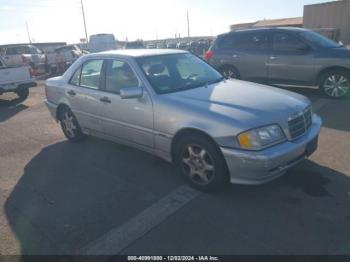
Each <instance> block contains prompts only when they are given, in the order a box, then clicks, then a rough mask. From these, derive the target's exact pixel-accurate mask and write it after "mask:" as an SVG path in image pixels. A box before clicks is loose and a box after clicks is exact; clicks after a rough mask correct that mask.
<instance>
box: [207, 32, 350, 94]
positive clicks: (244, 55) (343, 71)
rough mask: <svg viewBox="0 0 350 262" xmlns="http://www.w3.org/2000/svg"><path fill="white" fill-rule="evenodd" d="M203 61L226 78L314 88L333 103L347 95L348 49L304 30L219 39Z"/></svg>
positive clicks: (232, 34) (349, 77)
mask: <svg viewBox="0 0 350 262" xmlns="http://www.w3.org/2000/svg"><path fill="white" fill-rule="evenodd" d="M205 58H206V60H207V61H208V62H209V63H210V64H212V65H213V66H214V67H216V68H217V69H218V70H219V71H220V72H221V73H222V74H223V75H224V76H226V77H228V78H238V79H244V80H248V81H252V82H262V83H267V84H271V85H282V86H283V85H294V86H319V88H320V89H322V90H323V92H324V93H325V94H326V95H327V96H329V97H332V98H344V97H346V96H347V95H349V93H350V49H347V48H345V47H343V46H342V45H340V44H338V43H336V42H334V41H332V40H330V39H328V38H326V37H324V36H322V35H320V34H318V33H315V32H313V31H310V30H307V29H301V28H263V29H249V30H242V31H236V32H230V33H227V34H222V35H219V36H218V38H217V39H216V41H214V43H213V44H212V46H211V47H210V49H209V51H208V52H207V53H206V55H205Z"/></svg>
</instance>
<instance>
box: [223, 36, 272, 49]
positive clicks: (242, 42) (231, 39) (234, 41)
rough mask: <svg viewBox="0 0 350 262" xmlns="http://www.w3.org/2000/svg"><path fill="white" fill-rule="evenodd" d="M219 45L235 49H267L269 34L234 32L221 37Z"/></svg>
mask: <svg viewBox="0 0 350 262" xmlns="http://www.w3.org/2000/svg"><path fill="white" fill-rule="evenodd" d="M219 47H220V48H224V49H237V50H267V49H269V36H268V33H265V32H249V33H236V34H232V35H228V36H226V37H225V38H224V39H222V40H221V42H220V44H219Z"/></svg>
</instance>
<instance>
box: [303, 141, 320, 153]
mask: <svg viewBox="0 0 350 262" xmlns="http://www.w3.org/2000/svg"><path fill="white" fill-rule="evenodd" d="M317 147H318V137H315V138H314V139H313V140H312V141H310V142H309V143H308V144H307V146H306V150H305V154H306V156H307V157H309V156H311V155H312V154H313V153H315V151H316V150H317Z"/></svg>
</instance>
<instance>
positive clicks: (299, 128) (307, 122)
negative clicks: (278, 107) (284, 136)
mask: <svg viewBox="0 0 350 262" xmlns="http://www.w3.org/2000/svg"><path fill="white" fill-rule="evenodd" d="M311 125H312V110H311V107H308V108H307V109H305V110H304V111H303V112H301V113H300V114H299V115H298V116H296V117H293V118H291V119H289V121H288V128H289V133H290V136H291V138H292V139H297V138H298V137H300V136H302V135H304V134H305V133H306V132H307V131H309V130H310V128H311Z"/></svg>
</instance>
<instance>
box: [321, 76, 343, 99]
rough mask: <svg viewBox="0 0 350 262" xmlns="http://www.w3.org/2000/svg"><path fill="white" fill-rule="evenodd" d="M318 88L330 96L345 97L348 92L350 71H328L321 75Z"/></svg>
mask: <svg viewBox="0 0 350 262" xmlns="http://www.w3.org/2000/svg"><path fill="white" fill-rule="evenodd" d="M320 88H321V89H322V90H323V92H324V94H325V95H326V96H328V97H330V98H336V99H341V98H345V97H347V96H348V95H349V93H350V72H347V71H345V70H332V71H328V72H326V73H325V74H323V76H322V77H321V80H320Z"/></svg>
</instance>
